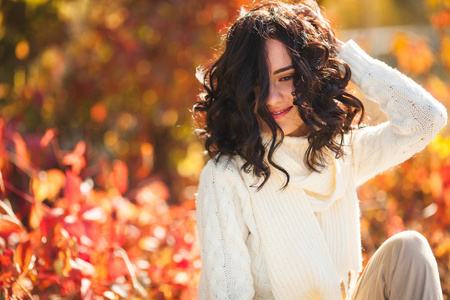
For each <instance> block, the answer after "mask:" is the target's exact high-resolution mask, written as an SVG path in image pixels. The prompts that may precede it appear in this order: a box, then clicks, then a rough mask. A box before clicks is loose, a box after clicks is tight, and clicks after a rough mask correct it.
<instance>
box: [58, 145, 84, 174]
mask: <svg viewBox="0 0 450 300" xmlns="http://www.w3.org/2000/svg"><path fill="white" fill-rule="evenodd" d="M85 151H86V144H85V143H84V142H83V141H80V142H78V144H77V145H76V146H75V150H73V152H72V153H69V154H66V155H64V157H63V163H64V164H65V165H68V166H72V171H73V172H74V173H75V174H77V175H78V174H80V172H81V170H82V169H83V168H84V167H85V166H86V159H85V158H84V152H85Z"/></svg>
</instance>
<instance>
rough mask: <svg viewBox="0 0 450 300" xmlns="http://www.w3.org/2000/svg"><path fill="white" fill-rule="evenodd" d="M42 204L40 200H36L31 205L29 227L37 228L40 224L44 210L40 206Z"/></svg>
mask: <svg viewBox="0 0 450 300" xmlns="http://www.w3.org/2000/svg"><path fill="white" fill-rule="evenodd" d="M42 205H43V204H41V203H40V202H36V203H34V204H33V206H32V207H31V211H30V217H29V223H30V227H31V228H33V229H37V228H39V226H40V225H41V221H42V218H43V217H44V210H43V208H42Z"/></svg>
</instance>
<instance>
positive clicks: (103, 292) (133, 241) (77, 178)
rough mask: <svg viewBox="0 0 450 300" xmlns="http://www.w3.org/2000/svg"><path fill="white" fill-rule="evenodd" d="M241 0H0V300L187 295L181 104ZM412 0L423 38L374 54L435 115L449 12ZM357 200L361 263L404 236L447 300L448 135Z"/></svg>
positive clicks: (187, 170) (191, 293) (186, 118)
mask: <svg viewBox="0 0 450 300" xmlns="http://www.w3.org/2000/svg"><path fill="white" fill-rule="evenodd" d="M351 1H353V0H348V2H349V3H350V2H351ZM246 2H248V1H245V0H233V1H225V0H217V1H213V2H211V1H206V0H191V1H182V0H174V1H170V2H169V1H158V0H155V1H143V0H117V1H109V0H96V1H92V0H86V1H77V0H76V1H56V0H24V1H15V0H4V1H1V3H0V8H1V11H0V66H1V67H0V298H2V299H3V298H5V299H31V298H33V297H35V296H38V297H39V299H61V298H62V299H87V300H89V299H195V298H196V288H195V287H196V285H197V282H198V277H199V274H200V268H201V263H200V256H199V253H200V249H199V244H198V238H197V230H196V219H195V193H196V185H197V183H198V177H199V172H200V170H201V168H202V166H203V164H204V155H203V153H202V151H203V147H202V144H201V142H200V141H199V140H198V139H196V138H195V137H194V136H193V134H192V128H191V124H190V112H189V110H188V108H189V107H191V106H192V104H193V103H194V101H195V98H196V95H197V93H198V91H199V87H200V86H199V83H198V82H197V81H196V79H195V77H194V73H195V68H196V67H197V66H198V65H201V64H205V63H207V62H208V59H209V58H211V56H212V53H213V51H212V47H216V46H217V45H219V44H220V38H219V33H221V32H223V30H224V29H225V28H226V26H227V25H228V24H229V21H230V20H232V19H233V18H234V16H235V15H236V13H237V8H238V7H239V6H240V5H242V4H245V3H246ZM324 3H326V1H324ZM377 3H388V4H389V5H393V4H392V3H393V2H392V1H384V0H383V1H381V0H380V1H378V0H377ZM395 3H397V2H395ZM398 3H400V2H398ZM398 3H397V4H398ZM399 5H400V4H399ZM424 5H425V7H426V9H427V13H428V15H427V16H428V17H429V19H430V24H431V25H432V26H433V30H434V31H435V32H436V33H437V39H438V40H437V43H436V41H435V42H434V43H433V42H432V41H431V40H430V39H429V37H427V36H424V35H414V34H411V33H407V32H403V31H399V32H397V33H396V34H395V35H394V36H393V37H392V40H391V42H392V43H391V45H390V47H391V48H390V54H389V56H388V57H384V58H383V59H385V58H386V59H387V60H388V61H389V62H390V63H392V64H395V66H396V67H397V68H399V69H400V70H401V71H402V72H405V73H406V74H407V75H408V76H411V77H413V78H414V79H415V80H417V81H418V82H420V83H421V84H422V85H423V86H424V87H425V89H427V90H428V91H429V92H430V93H432V94H433V95H434V96H435V98H436V99H439V100H440V101H441V102H442V103H443V104H444V105H446V106H447V107H450V105H449V103H450V88H449V86H450V76H449V75H450V31H449V29H450V13H449V11H450V6H449V5H450V4H449V3H448V1H444V0H426V1H424ZM348 6H349V7H350V6H351V5H348ZM353 15H354V14H353ZM353 15H352V16H353ZM345 17H346V16H345V15H342V16H341V18H345ZM23 20H25V21H23ZM337 23H338V24H339V20H337ZM368 48H370V47H368ZM359 196H360V198H361V211H362V218H361V222H362V238H363V248H364V255H365V262H367V261H368V259H369V258H370V256H371V255H372V254H373V253H374V251H375V250H376V249H377V248H378V247H379V246H380V245H381V243H382V242H383V241H384V240H386V238H388V237H389V236H392V235H393V234H395V233H397V232H399V231H402V230H405V229H413V230H417V231H419V232H421V233H422V234H423V235H425V237H426V238H427V239H428V241H429V242H430V245H431V247H432V249H433V252H434V254H435V256H436V259H437V262H438V266H439V272H440V276H441V283H442V288H443V292H444V299H449V296H450V233H449V229H450V135H449V131H448V129H444V130H443V131H442V132H441V135H439V136H438V137H436V139H435V140H434V141H433V142H432V143H431V144H430V145H429V146H428V147H427V148H426V149H425V150H424V151H423V152H422V153H421V154H418V155H416V156H415V157H413V158H412V159H410V160H408V161H407V162H405V163H404V164H402V165H401V166H399V167H396V168H393V169H391V170H389V171H386V172H384V173H383V174H382V175H380V176H378V177H376V178H374V179H372V180H371V181H369V182H368V183H367V184H365V185H363V186H362V187H360V188H359ZM33 299H34V298H33Z"/></svg>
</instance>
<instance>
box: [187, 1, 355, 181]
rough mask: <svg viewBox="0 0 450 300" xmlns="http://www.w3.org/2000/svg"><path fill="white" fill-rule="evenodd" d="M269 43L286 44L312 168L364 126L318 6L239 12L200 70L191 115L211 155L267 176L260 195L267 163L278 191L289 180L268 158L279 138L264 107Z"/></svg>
mask: <svg viewBox="0 0 450 300" xmlns="http://www.w3.org/2000/svg"><path fill="white" fill-rule="evenodd" d="M268 39H273V40H277V41H279V42H281V43H282V44H284V46H285V47H286V49H287V50H288V53H289V55H290V57H291V59H292V65H293V67H294V70H295V74H294V91H293V93H292V95H293V99H294V105H297V106H298V111H299V114H300V118H301V119H302V121H303V122H304V124H305V125H306V127H307V129H308V131H309V134H308V142H309V147H308V149H307V151H306V153H305V157H304V161H305V164H306V166H307V167H308V168H309V169H310V170H312V171H315V172H320V171H321V170H322V169H323V168H324V167H325V166H326V164H327V161H326V156H325V154H324V153H325V150H326V149H329V150H331V151H332V152H334V153H335V157H336V158H339V157H341V156H343V155H344V154H345V153H344V146H343V143H344V135H345V134H347V133H349V132H351V130H352V124H355V123H357V124H358V125H359V124H360V123H361V120H362V118H363V114H364V106H363V104H362V103H361V101H360V100H359V99H357V98H356V97H354V96H352V95H351V94H350V93H348V92H347V91H346V88H347V85H348V82H349V80H350V76H351V71H350V67H349V66H348V65H347V64H346V63H345V62H343V61H342V60H339V59H338V58H337V51H338V47H337V46H338V43H337V40H336V38H335V36H334V33H333V31H332V29H331V27H330V25H329V23H328V22H327V21H326V20H325V19H324V18H323V17H322V16H321V14H320V10H319V8H318V6H317V4H316V3H315V2H313V1H309V0H307V1H303V2H302V3H301V4H287V3H283V2H277V1H266V2H262V3H260V4H254V5H253V6H252V7H250V8H249V9H242V11H241V14H240V16H239V17H238V19H237V21H236V22H235V23H234V24H233V25H232V26H231V27H230V28H229V30H228V33H227V34H226V36H225V41H226V44H225V50H224V52H223V54H222V55H221V56H220V57H219V58H218V60H217V61H215V62H214V63H213V64H212V65H211V66H210V67H208V68H205V69H202V70H201V74H202V76H201V81H202V84H203V87H204V92H203V93H201V94H200V95H199V99H198V100H197V102H196V103H195V105H194V109H193V115H194V120H196V122H197V130H196V131H197V133H198V134H199V135H201V136H204V137H205V138H206V141H205V148H206V150H207V151H208V154H209V156H210V157H211V158H213V157H215V158H216V159H217V160H219V159H220V158H221V157H222V156H223V155H228V156H229V157H232V156H235V155H239V156H240V157H241V158H242V159H243V160H244V162H245V163H244V165H243V166H242V170H244V171H245V172H247V173H248V172H251V171H252V172H253V174H254V175H256V176H257V177H258V178H261V177H263V178H264V180H263V182H262V183H261V184H260V185H259V187H258V189H260V188H261V187H262V186H263V185H264V184H265V183H266V182H267V180H268V178H269V176H270V173H271V172H270V167H269V165H268V163H269V164H270V165H272V166H273V167H275V168H276V169H278V170H280V171H281V172H283V173H284V174H285V175H286V177H287V180H286V182H285V184H284V186H283V187H282V188H285V187H286V186H287V184H288V183H289V179H290V177H289V174H288V172H287V171H286V170H285V169H283V167H282V166H279V165H277V164H276V163H275V162H274V161H273V160H272V155H273V153H274V151H275V150H276V148H277V147H278V146H279V145H280V143H281V142H282V140H283V138H284V134H283V131H282V130H281V128H280V127H279V126H278V125H277V123H276V122H275V120H274V119H273V118H272V116H271V114H270V112H269V110H268V108H267V106H266V103H265V102H266V99H267V98H268V95H269V74H268V65H267V50H266V48H265V42H266V40H268ZM257 84H259V87H260V95H259V98H258V101H257V99H256V97H255V92H254V90H255V86H256V85H257ZM260 120H262V121H263V122H265V123H266V124H267V125H268V128H270V131H271V133H272V140H271V143H270V146H269V147H268V148H269V149H268V150H267V149H266V148H265V147H264V145H263V141H262V137H261V131H260V130H261V128H262V127H261V125H262V124H261V123H260V122H261V121H260ZM266 151H268V153H267V161H266V160H265V159H264V158H265V155H266ZM267 162H268V163H267Z"/></svg>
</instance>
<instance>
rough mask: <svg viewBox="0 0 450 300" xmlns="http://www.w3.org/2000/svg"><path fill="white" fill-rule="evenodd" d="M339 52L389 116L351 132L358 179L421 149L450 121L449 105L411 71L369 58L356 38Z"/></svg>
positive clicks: (368, 94)
mask: <svg viewBox="0 0 450 300" xmlns="http://www.w3.org/2000/svg"><path fill="white" fill-rule="evenodd" d="M339 57H340V58H342V59H343V60H344V61H345V62H346V63H347V64H348V65H349V66H350V68H351V71H352V77H351V80H352V82H353V83H355V84H356V85H357V86H358V87H359V88H360V90H361V91H362V92H363V93H364V94H365V96H366V97H367V98H370V99H372V100H374V101H376V102H378V103H379V104H380V106H381V109H382V110H383V111H384V112H385V113H387V115H388V118H389V121H388V122H386V123H383V124H380V125H378V126H374V127H366V128H362V129H359V130H356V131H354V132H353V136H352V139H351V145H352V153H353V162H354V167H355V173H356V179H357V184H358V185H359V184H362V183H364V182H365V181H367V180H368V179H370V178H372V177H373V176H375V175H377V174H378V173H380V172H382V171H384V170H386V169H388V168H390V167H392V166H395V165H397V164H399V163H402V162H403V161H405V160H406V159H408V158H410V157H411V156H413V155H414V154H415V153H417V152H419V151H421V150H423V149H424V148H425V146H426V145H427V144H428V143H430V142H431V141H432V140H433V138H434V137H435V136H436V135H437V134H438V133H439V131H440V130H441V129H442V128H443V127H444V126H445V125H446V123H447V111H446V109H445V107H444V106H443V105H442V104H441V103H439V102H438V101H437V100H436V99H434V98H433V97H432V96H431V95H430V94H429V93H428V92H426V91H425V90H424V89H423V88H422V87H421V86H420V85H418V84H417V83H415V82H414V81H413V80H411V79H410V78H408V77H407V76H405V75H403V74H401V73H400V72H398V71H397V70H394V69H392V68H390V67H389V66H387V65H386V64H384V63H383V62H381V61H379V60H376V59H373V58H371V57H370V56H369V55H367V54H366V53H365V52H364V51H363V50H361V48H359V46H358V45H357V44H356V43H355V42H353V41H349V42H347V43H346V44H345V45H344V46H343V47H342V49H341V51H340V53H339Z"/></svg>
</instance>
